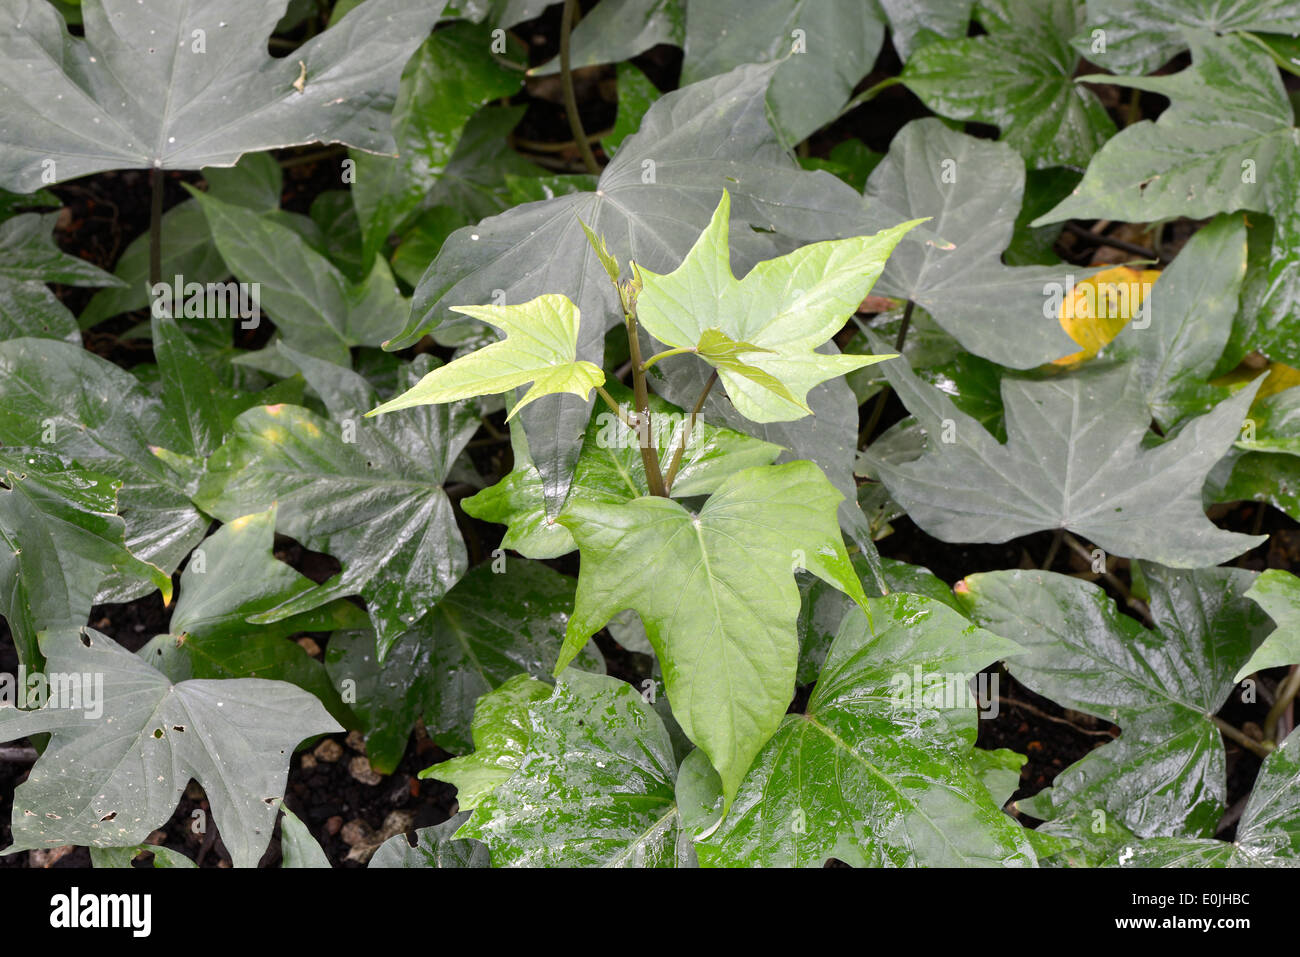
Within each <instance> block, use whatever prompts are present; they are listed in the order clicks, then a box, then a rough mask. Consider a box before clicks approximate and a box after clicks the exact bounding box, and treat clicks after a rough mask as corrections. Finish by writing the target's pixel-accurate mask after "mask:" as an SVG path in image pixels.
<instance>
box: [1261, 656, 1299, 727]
mask: <svg viewBox="0 0 1300 957" xmlns="http://www.w3.org/2000/svg"><path fill="white" fill-rule="evenodd" d="M1297 691H1300V667H1297V666H1295V665H1292V666H1291V673H1290V674H1289V675H1287V676H1286V677H1285V678H1284V679H1282V683H1281V684H1280V685H1278V688H1277V700H1276V701H1274V702H1273V707H1271V708H1269V709H1268V717H1267V718H1265V719H1264V733H1265V734H1266V735H1268V736H1269V740H1270V741H1277V740H1278V738H1279V737H1280V735H1279V734H1278V728H1279V726H1280V724H1281V721H1282V716H1283V715H1284V714H1286V709H1287V705H1289V704H1290V703H1291V702H1292V701H1294V700H1295V696H1296V692H1297Z"/></svg>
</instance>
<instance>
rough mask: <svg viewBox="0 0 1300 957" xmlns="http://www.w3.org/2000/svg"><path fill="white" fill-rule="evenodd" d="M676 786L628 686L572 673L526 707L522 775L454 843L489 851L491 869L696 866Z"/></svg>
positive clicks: (655, 720)
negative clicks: (460, 841)
mask: <svg viewBox="0 0 1300 957" xmlns="http://www.w3.org/2000/svg"><path fill="white" fill-rule="evenodd" d="M676 779H677V765H676V762H675V761H674V759H673V748H672V742H671V741H670V740H669V737H668V732H667V730H666V729H665V728H664V725H663V722H662V721H661V720H660V719H659V716H658V715H657V714H656V713H655V711H654V709H653V708H652V707H650V705H648V704H646V703H645V702H644V701H642V699H641V696H640V695H639V694H637V693H636V691H635V689H633V688H632V686H631V685H629V684H626V683H624V682H622V681H619V680H617V679H615V678H608V677H605V676H601V675H588V674H583V673H582V672H567V673H565V674H564V675H563V676H562V677H561V678H560V680H559V682H558V683H557V684H556V686H555V691H554V693H553V694H552V695H550V697H549V698H547V699H546V700H543V701H536V702H534V703H532V704H531V705H530V706H529V708H528V734H527V743H526V745H525V747H524V749H523V752H522V754H521V756H520V758H519V767H518V770H516V771H514V773H513V774H511V775H510V776H509V777H508V778H506V780H504V781H503V782H501V783H500V784H498V785H497V786H496V788H495V789H494V790H492V791H491V792H490V793H489V794H486V795H484V796H483V797H481V798H480V799H479V800H478V801H477V802H476V803H475V806H474V811H473V814H472V815H471V816H470V819H469V820H468V821H467V822H466V823H465V824H464V825H462V826H461V828H460V830H459V831H457V832H456V837H457V838H458V839H465V838H473V839H476V840H479V841H482V842H483V843H484V844H486V845H487V846H488V850H489V851H490V852H491V855H492V866H493V867H672V866H678V867H681V866H691V865H693V864H694V860H695V856H694V850H693V848H692V847H691V843H690V840H689V838H688V837H687V836H686V835H685V834H684V833H683V832H682V830H681V818H680V815H679V814H678V811H677V801H676V796H675V794H674V785H675V783H676Z"/></svg>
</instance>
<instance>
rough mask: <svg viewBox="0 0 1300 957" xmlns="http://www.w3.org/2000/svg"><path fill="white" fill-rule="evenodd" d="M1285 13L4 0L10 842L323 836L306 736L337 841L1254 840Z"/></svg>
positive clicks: (1275, 570)
mask: <svg viewBox="0 0 1300 957" xmlns="http://www.w3.org/2000/svg"><path fill="white" fill-rule="evenodd" d="M583 8H585V9H583ZM575 21H576V23H575ZM1297 35H1300V3H1297V2H1288V0H1240V2H1236V3H1233V4H1223V3H1217V2H1213V0H977V2H972V0H818V2H815V3H813V2H805V0H755V2H749V3H737V2H734V0H599V2H595V3H582V4H579V3H577V2H575V0H566V2H563V3H562V4H553V5H552V4H548V3H547V2H546V0H459V2H455V3H453V4H451V5H450V6H449V5H448V4H447V2H446V0H364V2H362V0H337V2H335V3H333V4H331V3H329V2H324V0H321V2H317V0H272V2H267V0H209V2H203V3H199V2H197V0H81V2H75V0H59V2H53V3H52V2H49V0H0V249H3V251H4V253H5V255H4V256H3V258H2V259H0V615H2V616H3V619H4V622H5V623H6V625H7V628H8V634H9V635H10V636H11V642H10V643H8V644H6V645H5V646H4V648H3V651H4V654H5V655H7V656H8V657H0V663H4V662H8V663H9V664H10V665H11V666H12V670H11V671H10V672H7V673H5V674H3V675H0V706H3V707H0V741H3V742H9V743H12V744H14V745H20V746H21V747H14V748H10V749H6V751H5V754H4V755H0V758H3V760H4V761H6V762H10V764H8V765H6V767H10V768H12V767H15V765H12V762H13V761H18V762H22V761H23V760H25V759H24V757H23V755H24V754H25V755H26V756H27V758H26V759H30V761H31V762H32V766H31V769H30V773H28V774H27V775H26V777H25V779H23V780H22V781H21V783H19V784H18V785H17V787H16V790H13V791H12V814H11V818H10V824H9V828H10V831H9V833H10V835H11V837H12V843H10V844H9V846H8V849H7V853H14V852H19V851H29V850H31V851H33V852H36V851H40V852H46V851H50V850H52V849H57V848H64V847H69V846H77V847H88V848H90V849H91V857H92V858H93V861H94V863H95V864H96V866H106V867H107V866H130V865H131V863H132V862H133V860H137V859H138V861H137V862H142V861H145V860H148V859H149V858H148V856H147V855H146V856H143V857H142V856H141V855H140V850H142V849H143V850H148V851H151V852H152V855H153V857H152V860H153V863H154V865H155V866H160V867H161V866H168V867H186V866H193V865H194V863H195V861H194V860H192V859H191V857H190V856H188V855H187V854H186V853H184V852H183V851H182V850H180V849H179V847H180V845H177V846H166V844H167V843H168V842H169V836H168V833H169V832H168V831H167V828H168V827H169V826H172V827H174V826H175V825H169V822H170V821H173V819H174V816H175V815H176V814H177V813H179V812H177V807H178V804H180V803H181V802H182V800H183V799H184V800H193V795H194V794H195V793H197V794H198V795H199V796H200V798H201V804H200V807H201V810H196V811H194V815H195V816H196V817H198V818H199V819H200V822H201V823H202V822H203V821H205V820H206V818H204V817H203V815H205V814H206V813H208V812H210V814H211V817H212V824H213V825H214V830H215V831H216V832H219V834H220V839H221V844H222V851H223V854H224V856H225V857H227V858H228V859H229V861H230V862H231V863H232V864H233V865H234V866H256V865H257V864H258V863H259V861H262V862H265V861H267V860H269V861H271V862H274V861H275V860H277V859H278V860H282V862H283V864H284V866H294V867H299V866H301V867H322V866H330V857H329V856H327V855H326V853H325V851H324V850H323V849H322V847H321V846H320V844H319V843H318V840H319V839H320V838H321V835H322V831H321V828H320V827H319V826H317V824H318V823H319V822H317V821H315V820H314V819H312V818H311V817H310V816H309V815H307V814H303V813H301V812H302V810H303V809H302V808H301V807H300V808H299V811H300V814H298V815H295V814H294V813H293V811H291V810H290V808H289V807H288V806H286V804H287V803H292V802H287V801H286V782H287V781H288V780H289V775H290V772H291V769H300V768H301V767H303V762H304V761H305V760H306V758H307V757H308V756H310V755H312V754H315V753H317V752H315V751H311V750H308V749H309V748H317V747H318V744H319V742H320V740H321V738H322V736H327V735H342V734H344V733H347V732H351V733H352V734H351V735H350V736H349V738H348V740H349V741H356V742H358V743H357V744H356V747H357V748H362V747H364V757H361V758H359V759H358V760H359V761H360V767H359V769H358V768H356V767H354V774H357V775H359V776H360V779H368V778H371V777H373V779H375V780H378V779H379V778H380V776H382V775H389V774H392V773H394V772H395V771H396V770H397V769H398V768H399V766H401V765H403V762H408V763H409V762H410V761H412V760H417V761H418V760H420V758H421V757H422V756H426V755H429V754H433V757H431V758H425V760H423V762H422V763H420V764H418V765H417V767H419V768H423V770H421V771H420V777H421V778H422V779H425V780H426V781H429V780H432V781H438V782H444V786H451V787H454V788H455V800H456V802H457V805H458V807H457V808H456V810H457V812H458V813H457V814H456V815H455V816H454V817H453V818H451V819H450V820H447V821H445V822H443V823H439V824H436V826H432V827H421V828H419V829H418V831H416V833H415V834H414V835H413V837H414V842H411V841H408V840H407V839H406V838H404V837H403V836H401V834H400V833H397V834H396V835H395V836H392V837H391V839H390V840H388V841H386V842H384V841H383V840H382V837H384V836H387V834H385V835H381V837H380V838H379V839H375V840H373V841H371V842H370V843H369V844H368V845H365V842H364V841H358V842H353V843H354V844H360V845H365V846H364V847H363V848H362V850H355V848H354V853H353V854H351V855H349V859H350V860H351V861H354V862H355V861H364V860H367V859H368V860H369V862H370V866H372V867H375V866H388V867H394V866H395V867H481V866H488V865H489V864H490V865H491V866H518V865H549V866H565V865H581V866H696V865H701V866H823V865H825V864H826V863H827V862H829V861H839V862H843V863H847V864H851V865H859V866H867V865H874V866H916V865H921V866H931V865H959V866H976V865H978V866H989V865H993V866H1132V865H1143V866H1151V865H1198V866H1263V865H1269V866H1272V865H1293V864H1295V863H1296V862H1297V861H1298V860H1300V735H1298V734H1296V733H1294V732H1292V728H1293V726H1294V724H1295V703H1294V699H1295V697H1296V693H1297V690H1300V581H1298V580H1297V579H1296V577H1295V576H1293V575H1292V574H1291V573H1290V572H1289V571H1288V570H1287V568H1288V567H1290V562H1291V558H1290V555H1291V551H1289V549H1288V542H1292V543H1293V542H1294V529H1295V528H1296V525H1295V521H1296V520H1300V388H1297V386H1300V370H1297V369H1296V368H1292V365H1300V131H1297V128H1296V125H1295V113H1294V108H1295V106H1296V105H1297V104H1300V93H1298V92H1297V91H1298V90H1300V83H1297V77H1300V42H1298V41H1297V40H1296V36H1297ZM602 90H603V91H604V92H605V93H606V95H607V96H608V102H606V101H604V100H602V99H601V95H600V94H601V91H602ZM602 111H603V112H602ZM606 121H608V122H606ZM601 124H604V125H605V127H606V128H603V129H598V128H597V126H598V125H601ZM864 131H865V132H864ZM530 137H531V138H530ZM310 144H327V146H326V147H325V148H324V149H323V150H322V148H321V147H320V146H316V147H312V148H311V149H310V150H303V149H300V148H301V147H304V146H309V145H310ZM328 144H334V145H328ZM304 170H305V171H307V172H308V173H309V174H310V175H311V176H314V177H315V179H314V180H311V181H310V182H309V183H308V185H307V186H306V187H301V188H300V187H295V186H293V185H292V182H291V179H292V176H293V175H294V174H296V173H300V172H303V171H304ZM131 171H142V172H131ZM89 183H106V184H110V185H109V187H107V188H109V189H111V190H113V191H115V192H114V193H113V195H116V196H118V197H119V201H120V203H121V204H122V206H123V208H127V207H130V208H136V209H140V210H144V209H145V207H146V206H147V207H148V215H147V217H146V216H143V215H142V217H139V218H137V220H136V221H135V222H136V223H137V225H136V226H135V227H134V229H133V231H132V232H131V234H130V235H129V236H128V237H127V238H128V239H129V240H130V242H129V245H126V247H125V248H124V249H122V250H120V255H119V254H118V251H117V250H114V251H112V252H111V253H109V254H108V255H101V256H96V255H94V254H93V253H92V252H87V253H86V255H75V254H74V253H76V252H81V251H83V250H85V249H87V247H86V246H84V245H82V244H81V243H80V242H79V236H81V235H82V234H81V233H79V230H81V229H87V230H88V229H89V228H90V227H89V226H87V225H86V224H84V223H79V222H70V217H68V216H66V215H63V216H61V214H60V213H59V212H58V210H59V208H60V207H61V206H63V205H65V204H66V203H67V202H69V197H71V196H74V195H75V193H73V192H71V191H73V190H76V189H77V188H79V184H89ZM97 195H99V194H97ZM304 195H305V196H306V199H305V200H304V199H303V196H304ZM290 196H293V197H294V202H295V203H297V205H292V206H291V205H286V203H287V199H288V197H290ZM145 219H147V221H148V228H147V229H145V228H143V225H142V224H143V223H144V221H145ZM91 260H95V262H92V261H91ZM96 263H97V264H96ZM110 270H111V271H110ZM92 289H93V290H97V291H95V292H93V294H92V293H90V292H83V291H82V290H92ZM1003 543H1008V544H1006V545H1004V544H1003ZM881 552H885V554H886V555H887V556H890V557H883V558H882V555H881ZM309 558H311V559H312V560H308V559H309ZM904 559H906V560H904ZM925 564H929V565H931V566H932V567H935V568H936V569H942V570H943V572H944V574H943V575H942V577H941V576H940V575H938V574H935V573H932V572H931V571H929V570H928V569H927V568H926V567H923V565H925ZM322 568H325V569H326V571H325V572H323V573H322V572H321V569H322ZM954 569H955V572H953V570H954ZM1265 569H1267V570H1265ZM953 583H955V587H950V586H951V585H952V584H953ZM149 602H154V603H155V604H158V605H160V606H161V605H165V606H166V612H165V614H166V616H167V617H166V618H165V624H164V625H162V626H161V627H160V628H159V631H160V632H161V633H158V634H156V635H152V636H151V635H149V634H143V635H140V636H139V640H137V641H128V640H125V639H124V637H123V635H122V634H110V633H108V631H109V630H111V629H109V628H108V626H109V625H111V624H113V618H114V615H116V614H117V612H116V611H113V612H112V614H110V613H109V611H106V609H107V610H113V609H121V608H124V607H132V603H134V607H145V605H147V603H149ZM593 639H594V640H593ZM1003 683H1005V686H1004V685H1003ZM1000 687H1003V688H1004V690H1007V693H1006V694H1000V693H999V688H1000ZM1009 689H1014V690H1015V694H1016V695H1019V696H1020V697H1013V696H1012V694H1011V692H1010V690H1009ZM1036 696H1041V698H1039V697H1036ZM1031 698H1032V701H1037V702H1039V703H1038V705H1033V704H1032V703H1029V701H1030V699H1031ZM1017 707H1018V708H1021V709H1022V713H1023V715H1024V717H1025V719H1026V721H1028V722H1030V723H1031V724H1033V723H1035V722H1036V723H1038V724H1035V725H1034V726H1035V727H1038V725H1039V724H1043V723H1050V722H1056V723H1057V724H1060V725H1065V726H1068V727H1071V728H1074V729H1075V730H1076V731H1079V729H1082V731H1081V732H1080V733H1081V734H1082V735H1085V736H1087V735H1091V736H1092V737H1091V738H1087V740H1089V741H1090V744H1089V745H1088V746H1086V747H1082V748H1078V747H1076V750H1075V751H1074V752H1073V753H1069V754H1068V755H1067V759H1066V760H1064V761H1058V766H1057V767H1056V768H1055V769H1053V770H1052V771H1051V773H1050V775H1049V778H1050V786H1048V787H1044V786H1042V785H1043V784H1044V783H1049V782H1045V781H1044V780H1043V779H1042V776H1041V772H1036V775H1037V777H1035V776H1034V775H1031V774H1030V773H1029V771H1028V769H1027V768H1026V761H1027V756H1026V754H1024V753H1018V752H1017V751H1016V750H1015V749H1012V748H1009V747H1005V746H1002V744H1003V743H1005V742H1004V741H1001V740H999V739H997V738H996V736H991V732H989V731H988V726H990V725H991V723H992V720H993V719H994V718H995V717H996V716H997V714H998V713H999V710H1000V709H1011V708H1017ZM1044 709H1047V710H1044ZM1027 727H1028V725H1027ZM359 742H364V744H361V743H359ZM1032 744H1039V742H1038V741H1037V740H1035V741H1033V742H1032ZM1093 745H1095V747H1094V746H1093ZM1040 747H1041V745H1040ZM27 748H30V749H33V750H31V751H28V750H25V749H27ZM336 750H337V747H336ZM1030 750H1033V749H1032V748H1031V749H1030ZM295 752H299V754H298V755H297V756H296V755H295ZM435 758H436V759H437V760H435ZM312 761H313V763H314V762H315V758H312ZM354 764H355V762H354ZM16 767H18V768H20V769H25V766H24V765H22V764H21V763H20V764H19V765H16ZM1022 770H1023V772H1024V773H1023V775H1022ZM5 780H9V778H5ZM191 781H193V782H197V785H198V788H199V789H200V790H199V791H197V792H195V791H194V789H193V788H194V786H193V785H192V784H191ZM411 784H412V787H413V788H415V789H416V791H417V792H418V788H419V787H420V785H419V783H418V782H416V781H414V780H413V781H412V782H411ZM186 795H190V796H189V797H186ZM1013 796H1014V797H1015V800H1014V801H1013V800H1012V798H1013ZM188 806H189V805H186V807H188ZM307 810H310V808H308V809H307ZM300 818H307V819H308V821H307V823H304V820H302V819H300ZM406 823H407V824H409V823H410V822H409V821H408V822H406ZM186 824H188V819H186V818H182V820H181V826H184V825H186ZM407 829H409V828H407V827H405V826H399V827H397V828H396V829H395V830H396V831H401V830H407ZM335 830H337V828H335ZM331 833H332V832H331ZM172 843H174V842H172ZM209 843H210V842H209ZM208 846H209V844H207V843H205V852H204V853H206V848H207V847H208ZM268 848H271V849H272V850H273V851H274V850H275V849H276V848H278V851H279V856H278V858H276V857H275V856H274V855H273V856H271V857H269V858H268V857H267V856H266V855H267V851H268ZM371 854H373V856H371ZM200 859H201V858H200Z"/></svg>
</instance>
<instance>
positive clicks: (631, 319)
mask: <svg viewBox="0 0 1300 957" xmlns="http://www.w3.org/2000/svg"><path fill="white" fill-rule="evenodd" d="M628 305H629V306H631V308H630V309H629V310H628V311H627V312H624V314H623V317H624V319H625V323H624V324H625V326H626V327H627V348H628V353H629V355H630V356H631V358H632V395H633V398H634V399H635V400H636V411H637V416H638V419H639V424H640V423H644V428H645V431H644V432H642V431H641V430H640V429H639V428H636V427H635V426H629V427H630V428H632V431H634V432H636V434H637V439H638V444H639V445H640V446H641V461H642V462H643V463H644V464H645V478H646V484H647V485H649V486H650V494H651V495H658V496H659V497H660V498H667V497H668V489H667V487H666V486H665V485H664V476H663V473H662V472H661V471H659V448H658V446H657V445H656V444H655V437H654V429H653V428H651V422H650V394H649V392H648V391H647V390H646V386H645V370H644V369H643V368H642V367H641V340H640V337H639V336H638V335H637V323H636V304H635V303H628Z"/></svg>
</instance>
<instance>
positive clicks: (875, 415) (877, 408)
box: [858, 299, 916, 445]
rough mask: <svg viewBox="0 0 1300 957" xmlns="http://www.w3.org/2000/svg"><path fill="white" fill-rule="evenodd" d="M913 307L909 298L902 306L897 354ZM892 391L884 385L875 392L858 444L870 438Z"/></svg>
mask: <svg viewBox="0 0 1300 957" xmlns="http://www.w3.org/2000/svg"><path fill="white" fill-rule="evenodd" d="M914 308H916V303H914V302H912V300H910V299H909V300H907V305H906V306H904V307H903V321H902V323H901V324H900V325H899V327H898V335H897V336H895V337H894V351H895V352H897V353H898V354H899V355H902V352H903V343H905V342H906V341H907V330H908V329H909V328H910V327H911V325H912V310H913V309H914ZM892 391H893V389H891V388H890V387H889V386H888V385H885V386H883V387H882V388H881V390H880V391H879V392H878V393H876V404H875V405H874V406H873V407H872V409H871V418H870V419H868V420H867V427H866V428H865V429H863V430H862V434H861V435H859V436H858V445H862V444H863V443H864V442H866V440H867V439H869V438H871V433H872V432H874V431H875V430H876V426H877V425H879V424H880V417H881V416H882V415H884V414H885V406H886V404H888V402H889V394H890V393H891V392H892Z"/></svg>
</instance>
